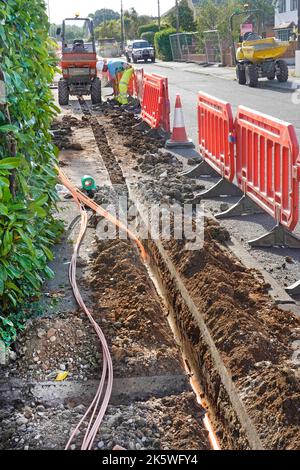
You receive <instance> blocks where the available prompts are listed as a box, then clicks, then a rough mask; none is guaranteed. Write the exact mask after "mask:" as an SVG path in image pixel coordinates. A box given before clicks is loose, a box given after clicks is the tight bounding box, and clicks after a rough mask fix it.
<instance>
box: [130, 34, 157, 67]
mask: <svg viewBox="0 0 300 470" xmlns="http://www.w3.org/2000/svg"><path fill="white" fill-rule="evenodd" d="M125 55H126V59H127V60H128V62H131V60H132V62H134V63H135V64H137V62H138V61H139V60H143V61H144V62H148V60H151V62H155V50H154V47H153V46H151V44H149V42H148V41H144V40H142V39H139V40H136V41H131V42H130V43H129V44H128V46H127V47H126V49H125Z"/></svg>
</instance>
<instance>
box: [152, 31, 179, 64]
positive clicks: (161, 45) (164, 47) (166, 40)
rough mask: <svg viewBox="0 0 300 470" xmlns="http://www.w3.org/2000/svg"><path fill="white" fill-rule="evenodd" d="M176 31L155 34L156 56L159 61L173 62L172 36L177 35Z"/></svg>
mask: <svg viewBox="0 0 300 470" xmlns="http://www.w3.org/2000/svg"><path fill="white" fill-rule="evenodd" d="M175 33H176V29H173V28H169V29H164V30H162V31H159V32H158V33H155V36H154V45H155V50H156V54H157V56H158V57H159V59H161V60H164V61H170V60H173V57H172V49H171V44H170V35H171V34H175Z"/></svg>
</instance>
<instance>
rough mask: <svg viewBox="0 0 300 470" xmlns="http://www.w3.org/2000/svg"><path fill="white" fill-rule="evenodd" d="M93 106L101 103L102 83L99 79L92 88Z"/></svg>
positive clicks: (95, 80)
mask: <svg viewBox="0 0 300 470" xmlns="http://www.w3.org/2000/svg"><path fill="white" fill-rule="evenodd" d="M91 100H92V104H99V103H101V81H100V80H99V78H94V80H93V83H92V88H91Z"/></svg>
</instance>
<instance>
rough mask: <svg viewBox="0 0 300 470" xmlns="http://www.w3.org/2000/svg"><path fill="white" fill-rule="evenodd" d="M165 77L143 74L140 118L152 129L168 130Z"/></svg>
mask: <svg viewBox="0 0 300 470" xmlns="http://www.w3.org/2000/svg"><path fill="white" fill-rule="evenodd" d="M167 83H168V82H167V78H165V77H161V76H160V75H149V74H144V90H143V101H142V113H141V116H142V119H143V120H144V121H145V122H147V124H149V126H151V127H152V128H154V129H158V128H159V127H161V128H163V129H164V130H165V131H167V132H169V131H170V102H169V92H168V86H167Z"/></svg>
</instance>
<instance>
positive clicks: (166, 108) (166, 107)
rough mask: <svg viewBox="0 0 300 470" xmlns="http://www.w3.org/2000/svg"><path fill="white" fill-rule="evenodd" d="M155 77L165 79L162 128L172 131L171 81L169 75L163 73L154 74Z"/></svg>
mask: <svg viewBox="0 0 300 470" xmlns="http://www.w3.org/2000/svg"><path fill="white" fill-rule="evenodd" d="M152 75H153V76H154V77H158V78H160V79H163V102H162V116H161V126H160V127H161V128H162V129H163V130H164V131H166V132H171V123H170V113H171V106H170V99H169V83H168V79H167V77H164V76H163V75H157V74H152Z"/></svg>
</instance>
